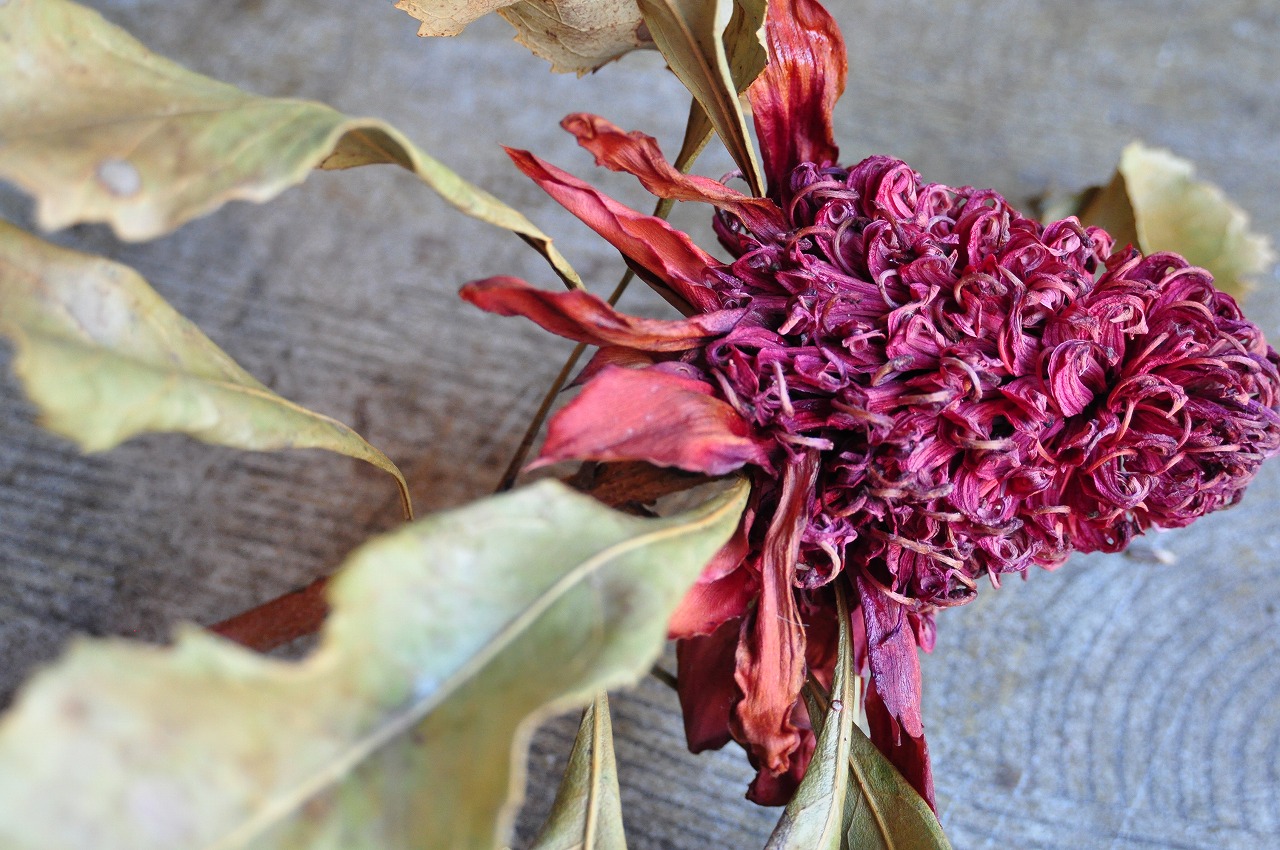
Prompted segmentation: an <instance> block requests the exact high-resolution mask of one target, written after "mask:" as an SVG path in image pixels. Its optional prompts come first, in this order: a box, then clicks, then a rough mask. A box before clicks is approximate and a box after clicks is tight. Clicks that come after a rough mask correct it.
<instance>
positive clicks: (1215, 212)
mask: <svg viewBox="0 0 1280 850" xmlns="http://www.w3.org/2000/svg"><path fill="white" fill-rule="evenodd" d="M1080 219H1081V221H1083V222H1084V223H1085V224H1096V225H1098V226H1100V227H1102V228H1104V229H1106V230H1107V231H1108V232H1110V233H1111V234H1112V235H1113V236H1115V237H1116V239H1117V241H1118V243H1119V244H1120V245H1124V244H1126V243H1131V244H1134V245H1136V246H1137V247H1138V248H1139V250H1141V251H1142V252H1143V253H1144V254H1151V253H1155V252H1157V251H1173V252H1175V253H1178V254H1181V255H1182V256H1184V257H1186V258H1187V260H1188V261H1190V262H1191V263H1192V264H1193V265H1197V266H1200V267H1202V268H1205V269H1207V270H1208V271H1209V272H1210V274H1212V275H1213V277H1214V283H1215V285H1216V286H1217V287H1218V288H1219V289H1221V290H1222V291H1223V292H1227V293H1229V294H1231V295H1234V296H1236V297H1240V296H1242V295H1244V294H1245V293H1246V292H1248V291H1249V289H1250V288H1251V287H1252V279H1253V278H1254V277H1256V276H1258V275H1260V274H1263V273H1264V272H1266V271H1267V269H1268V268H1270V266H1271V264H1272V263H1274V262H1275V261H1276V254H1275V251H1274V250H1273V249H1272V246H1271V243H1270V241H1269V240H1268V239H1267V238H1266V237H1265V236H1263V235H1261V234H1257V233H1253V232H1251V231H1250V230H1249V216H1248V215H1247V214H1246V213H1245V212H1244V210H1242V209H1240V208H1239V207H1238V206H1236V205H1235V204H1233V203H1232V202H1231V201H1230V200H1229V199H1228V198H1227V196H1226V195H1225V194H1224V193H1223V191H1222V190H1221V189H1220V188H1218V187H1217V186H1215V185H1213V184H1212V183H1207V182H1205V181H1203V180H1197V179H1196V178H1195V166H1194V165H1192V163H1191V162H1189V161H1188V160H1185V159H1183V158H1181V157H1178V156H1175V155H1174V154H1172V153H1170V152H1169V151H1167V150H1162V149H1160V148H1151V147H1147V146H1146V145H1144V144H1142V143H1141V142H1133V143H1131V144H1130V145H1128V146H1127V147H1126V148H1125V149H1124V153H1123V154H1122V155H1121V158H1120V167H1119V169H1118V170H1117V172H1116V176H1115V177H1114V178H1113V180H1112V181H1111V183H1110V184H1109V185H1108V186H1106V187H1105V188H1103V189H1101V190H1098V191H1096V192H1093V193H1091V194H1089V195H1087V196H1086V197H1085V199H1084V206H1083V209H1082V210H1081V212H1080Z"/></svg>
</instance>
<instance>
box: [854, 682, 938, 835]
mask: <svg viewBox="0 0 1280 850" xmlns="http://www.w3.org/2000/svg"><path fill="white" fill-rule="evenodd" d="M865 706H866V711H867V727H868V729H869V730H870V732H871V742H872V743H874V744H875V745H876V747H877V748H878V749H879V750H880V752H882V753H884V755H885V758H887V759H889V762H890V763H891V764H892V765H893V766H894V767H896V768H897V769H898V773H901V774H902V778H903V779H905V780H907V782H909V783H911V787H912V788H915V789H916V792H917V793H918V794H919V795H920V796H921V797H923V798H924V801H925V802H926V803H928V804H929V808H931V809H933V810H935V811H937V808H938V807H937V804H936V802H935V801H934V794H933V766H932V764H931V762H930V760H929V744H928V742H927V741H925V739H924V736H923V735H921V736H920V737H919V738H913V737H911V736H910V735H902V734H899V727H898V722H897V721H896V720H894V718H893V715H892V714H890V713H889V709H888V707H886V706H885V704H884V700H882V699H881V698H880V693H879V691H877V690H876V687H875V683H874V682H872V683H871V684H869V685H867V697H866V702H865Z"/></svg>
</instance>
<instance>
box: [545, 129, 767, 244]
mask: <svg viewBox="0 0 1280 850" xmlns="http://www.w3.org/2000/svg"><path fill="white" fill-rule="evenodd" d="M560 126H561V127H564V128H565V129H566V130H568V131H569V132H570V133H573V135H574V136H575V137H577V139H578V144H580V145H582V146H583V147H584V148H586V149H587V150H588V151H590V152H591V155H592V156H594V157H595V158H596V164H597V165H602V166H604V167H605V168H608V169H609V170H611V171H625V172H627V173H628V174H633V175H635V176H636V177H637V178H639V180H640V182H641V183H642V184H644V187H645V188H646V189H648V190H649V191H650V192H651V193H653V194H654V195H657V196H658V197H659V198H669V199H671V200H673V201H702V202H704V203H708V204H713V205H714V206H716V207H719V208H720V209H722V210H725V211H726V212H729V213H731V214H733V215H735V216H737V217H738V218H739V219H741V220H742V222H743V223H744V224H745V225H746V226H747V227H748V228H749V229H750V230H751V232H752V233H754V234H755V235H756V236H758V237H760V238H762V239H766V238H767V239H774V238H777V237H779V236H780V235H781V234H782V233H783V231H784V230H785V229H786V225H785V222H784V221H783V217H782V211H781V210H780V209H778V207H777V205H776V204H774V203H773V201H770V200H769V199H767V198H752V197H750V196H748V195H744V194H742V193H741V192H738V191H736V190H734V189H730V188H729V187H728V186H726V185H724V184H723V183H721V182H719V181H716V180H712V179H710V178H708V177H699V176H697V175H693V174H682V173H680V172H679V171H677V170H676V169H675V168H674V167H672V165H671V163H669V162H667V160H666V158H665V157H663V155H662V151H661V150H659V148H658V142H657V141H656V140H655V139H654V138H653V137H652V136H646V135H645V134H644V133H639V132H633V133H625V132H623V131H622V130H621V129H620V128H618V127H617V126H615V125H614V124H611V123H609V122H608V121H606V120H605V119H603V118H600V117H599V116H597V115H588V114H587V113H585V112H578V113H575V114H573V115H570V116H568V117H567V118H565V119H564V120H563V121H561V122H560Z"/></svg>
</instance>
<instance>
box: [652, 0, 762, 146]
mask: <svg viewBox="0 0 1280 850" xmlns="http://www.w3.org/2000/svg"><path fill="white" fill-rule="evenodd" d="M767 7H768V3H767V0H734V3H733V15H732V16H731V17H730V18H729V26H728V28H727V29H725V31H724V38H723V40H724V49H725V55H726V57H727V58H728V60H729V76H730V77H732V78H733V87H734V89H736V90H737V92H738V94H742V93H743V92H745V91H746V90H747V89H748V88H750V87H751V84H752V83H754V82H755V81H756V77H758V76H760V72H761V71H763V70H764V66H765V63H766V62H768V61H769V57H768V53H767V52H766V51H765V48H764V40H763V34H762V31H763V28H764V17H765V12H766V11H767ZM714 129H715V128H713V127H712V126H711V119H710V118H708V117H707V110H705V109H704V108H703V107H702V104H701V103H699V102H698V99H697V98H694V100H693V102H692V103H690V104H689V120H688V123H687V124H686V125H685V131H684V142H683V143H682V144H681V146H680V153H679V154H678V155H677V156H676V159H675V167H676V169H678V170H680V171H688V170H689V166H690V165H692V164H693V161H694V160H695V159H697V158H698V154H700V153H701V152H702V149H703V148H704V147H706V145H707V142H708V141H710V140H711V134H712V132H714Z"/></svg>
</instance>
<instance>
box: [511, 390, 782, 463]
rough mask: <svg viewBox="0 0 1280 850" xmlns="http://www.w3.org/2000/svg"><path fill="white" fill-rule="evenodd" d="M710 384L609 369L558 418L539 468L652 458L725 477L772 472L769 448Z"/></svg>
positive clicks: (552, 421)
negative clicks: (751, 470) (755, 469)
mask: <svg viewBox="0 0 1280 850" xmlns="http://www.w3.org/2000/svg"><path fill="white" fill-rule="evenodd" d="M714 392H715V391H714V389H713V388H712V386H711V385H710V384H708V383H707V382H705V381H698V380H694V379H692V378H685V377H682V376H679V375H672V374H670V373H669V372H665V371H663V370H661V369H659V368H657V367H652V368H648V369H625V368H622V367H620V366H606V367H605V368H604V369H602V370H601V371H600V373H599V374H598V375H596V376H595V377H594V378H592V379H591V380H590V381H589V382H588V383H587V385H586V386H585V387H584V388H583V390H582V392H581V393H580V394H579V395H578V397H577V398H575V399H574V400H573V401H571V402H569V404H568V405H567V406H566V407H565V408H564V409H563V410H561V411H560V412H559V413H557V414H556V415H555V417H553V418H552V420H551V425H550V427H549V429H548V433H547V441H546V443H545V445H543V447H542V454H541V455H540V456H539V457H538V460H537V462H536V464H535V465H539V466H540V465H543V464H547V463H554V462H556V461H561V460H647V461H649V462H650V463H652V464H655V465H657V466H674V467H678V468H680V469H685V470H688V471H689V472H702V473H706V474H707V475H723V474H725V473H726V472H732V471H733V470H735V469H739V468H741V467H742V466H743V465H744V464H748V463H754V464H757V465H759V466H764V467H767V466H769V459H768V455H767V454H766V452H765V448H764V446H765V444H764V443H763V442H762V441H759V440H757V439H756V438H755V436H754V435H753V434H752V433H751V426H750V425H748V424H747V423H746V422H745V421H744V420H743V418H742V417H741V416H739V415H738V413H737V411H735V410H734V409H733V408H732V407H730V406H729V405H728V404H726V403H725V402H723V401H721V400H720V399H718V398H716V397H715V396H714V395H713V393H714Z"/></svg>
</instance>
